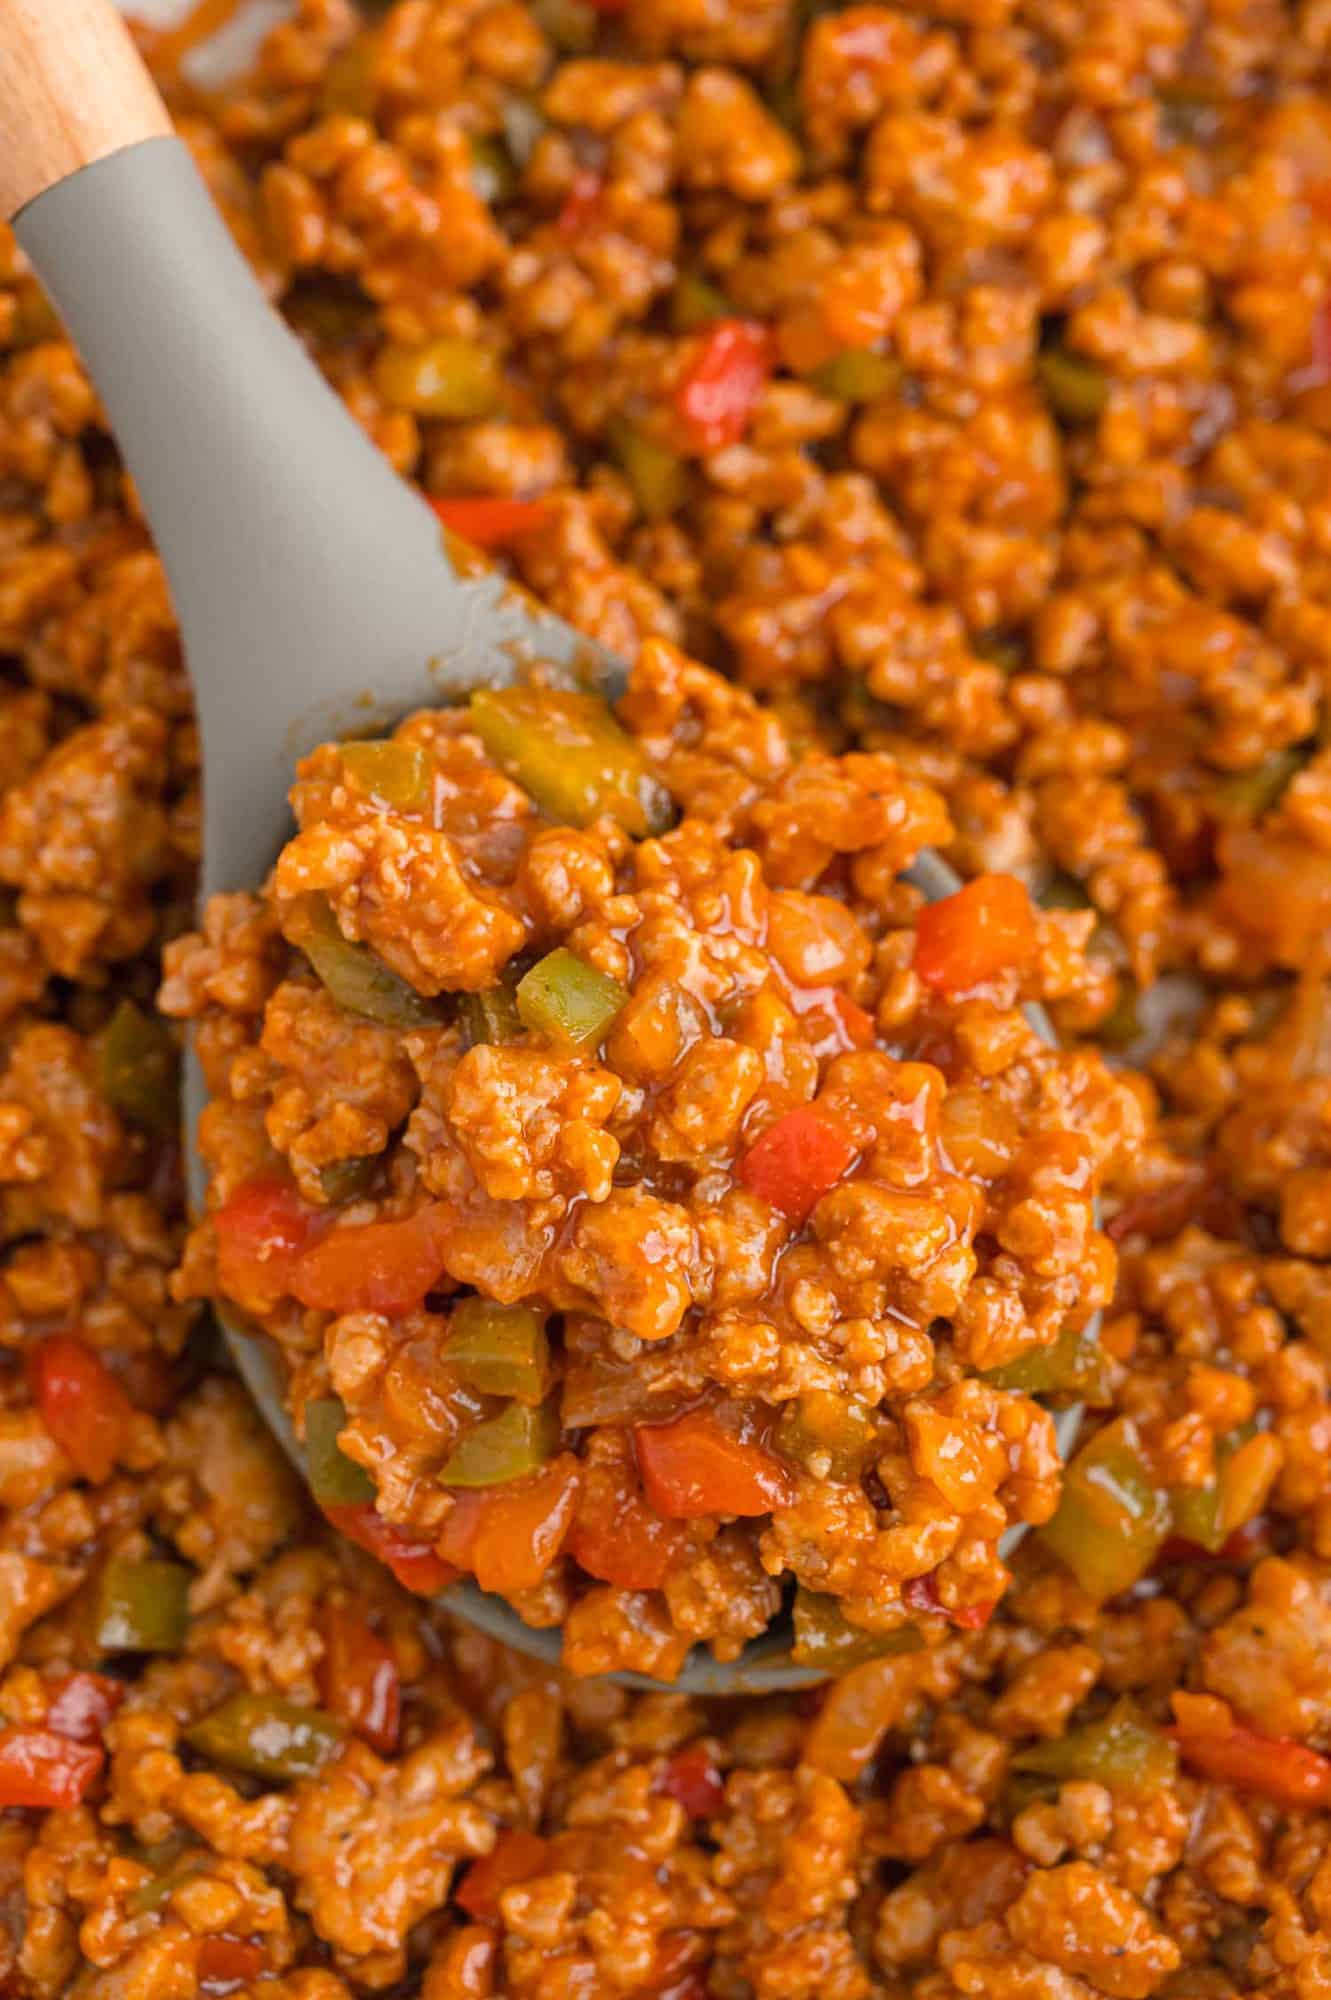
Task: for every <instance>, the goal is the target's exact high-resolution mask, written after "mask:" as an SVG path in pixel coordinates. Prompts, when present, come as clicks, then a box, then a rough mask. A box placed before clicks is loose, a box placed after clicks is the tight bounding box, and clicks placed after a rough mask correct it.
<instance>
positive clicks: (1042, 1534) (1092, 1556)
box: [1036, 1417, 1169, 1599]
mask: <svg viewBox="0 0 1331 2000" xmlns="http://www.w3.org/2000/svg"><path fill="white" fill-rule="evenodd" d="M1036 1532H1037V1534H1038V1535H1039V1538H1040V1540H1041V1541H1042V1542H1043V1543H1044V1545H1045V1547H1046V1548H1048V1549H1050V1550H1052V1552H1053V1554H1054V1555H1056V1556H1058V1557H1059V1558H1060V1559H1061V1560H1062V1561H1063V1562H1065V1563H1066V1564H1067V1566H1068V1568H1069V1569H1070V1570H1071V1571H1072V1574H1073V1575H1074V1576H1075V1577H1076V1579H1077V1582H1078V1583H1079V1584H1080V1585H1081V1587H1082V1589H1083V1590H1084V1591H1086V1592H1087V1594H1088V1595H1089V1596H1091V1597H1096V1598H1101V1599H1103V1598H1106V1597H1114V1596H1116V1595H1117V1593H1118V1592H1119V1591H1121V1590H1127V1589H1129V1588H1130V1587H1131V1586H1132V1585H1133V1584H1134V1583H1136V1581H1137V1579H1138V1578H1139V1577H1141V1576H1144V1575H1145V1574H1146V1571H1147V1570H1148V1569H1149V1568H1150V1567H1151V1564H1152V1563H1153V1562H1154V1560H1155V1558H1156V1555H1157V1553H1158V1551H1159V1549H1160V1545H1161V1543H1162V1542H1163V1541H1164V1539H1165V1536H1166V1535H1167V1534H1168V1532H1169V1502H1168V1499H1167V1497H1166V1495H1165V1494H1164V1493H1163V1492H1162V1491H1161V1489H1160V1487H1159V1486H1157V1484H1156V1482H1155V1477H1154V1475H1153V1473H1152V1471H1151V1468H1150V1466H1149V1465H1148V1463H1147V1461H1146V1457H1145V1454H1144V1452H1143V1450H1142V1445H1141V1440H1140V1438H1139V1437H1138V1435H1137V1430H1136V1426H1135V1425H1134V1424H1133V1422H1132V1420H1131V1418H1129V1417H1119V1418H1117V1419H1116V1420H1115V1421H1114V1422H1113V1423H1111V1424H1106V1425H1105V1427H1104V1429H1103V1430H1101V1431H1098V1432H1097V1433H1096V1435H1095V1436H1094V1437H1093V1438H1092V1439H1091V1441H1090V1443H1089V1444H1088V1445H1086V1446H1085V1447H1084V1448H1083V1449H1082V1450H1081V1451H1079V1452H1078V1453H1077V1455H1076V1457H1075V1458H1074V1459H1073V1460H1072V1462H1071V1464H1070V1465H1069V1466H1068V1467H1067V1468H1066V1469H1065V1471H1064V1474H1063V1497H1062V1499H1061V1500H1060V1502H1059V1506H1058V1512H1057V1513H1056V1514H1055V1515H1054V1517H1053V1519H1052V1520H1051V1521H1046V1523H1045V1525H1044V1526H1043V1527H1042V1528H1040V1529H1038V1530H1037V1531H1036Z"/></svg>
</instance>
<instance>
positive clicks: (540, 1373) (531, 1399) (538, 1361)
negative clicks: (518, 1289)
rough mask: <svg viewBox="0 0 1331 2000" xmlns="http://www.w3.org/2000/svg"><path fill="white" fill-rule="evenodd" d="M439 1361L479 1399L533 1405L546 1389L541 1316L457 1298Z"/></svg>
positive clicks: (546, 1361) (530, 1310) (547, 1348)
mask: <svg viewBox="0 0 1331 2000" xmlns="http://www.w3.org/2000/svg"><path fill="white" fill-rule="evenodd" d="M443 1359H444V1361H445V1363H446V1365H447V1366H448V1367H449V1368H450V1369H451V1370H452V1371H453V1373H454V1374H456V1375H457V1376H458V1378H459V1379H460V1380H461V1381H462V1382H463V1383H464V1384H465V1385H466V1387H467V1388H469V1389H475V1390H477V1391H478V1393H479V1394H481V1395H482V1396H512V1397H514V1398H515V1399H516V1400H517V1401H518V1402H520V1403H539V1402H541V1401H542V1400H543V1398H544V1396H545V1394H546V1391H547V1390H548V1389H549V1387H550V1343H549V1341H548V1340H547V1338H546V1333H545V1315H544V1314H543V1313H539V1312H537V1311H536V1310H535V1308H534V1307H532V1306H501V1305H496V1304H495V1303H494V1302H493V1301H492V1300H490V1299H461V1300H459V1302H458V1304H457V1305H455V1306H454V1308H453V1312H452V1316H451V1318H450V1319H449V1322H448V1334H447V1337H446V1339H445V1341H444V1351H443Z"/></svg>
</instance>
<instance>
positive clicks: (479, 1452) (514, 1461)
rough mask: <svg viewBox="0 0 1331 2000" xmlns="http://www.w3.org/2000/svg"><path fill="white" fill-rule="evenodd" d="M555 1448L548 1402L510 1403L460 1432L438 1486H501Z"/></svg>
mask: <svg viewBox="0 0 1331 2000" xmlns="http://www.w3.org/2000/svg"><path fill="white" fill-rule="evenodd" d="M558 1449H559V1415H558V1412H557V1411H556V1409H555V1406H554V1404H553V1403H552V1402H550V1403H539V1404H537V1405H536V1406H535V1407H533V1406H532V1405H531V1404H529V1403H510V1404H509V1406H508V1408H507V1409H506V1410H501V1411H500V1413H499V1415H498V1416H497V1417H488V1418H487V1419H486V1420H485V1422H484V1423H479V1424H476V1425H474V1426H473V1428H472V1429H471V1430H469V1431H467V1432H465V1433H464V1435H463V1436H462V1437H461V1438H460V1439H459V1440H458V1443H457V1444H456V1445H455V1446H454V1448H453V1451H452V1453H451V1454H450V1456H449V1458H448V1460H447V1462H446V1463H445V1465H444V1468H443V1471H442V1472H441V1473H440V1474H439V1480H440V1484H441V1485H443V1486H504V1485H507V1483H508V1481H509V1480H510V1479H521V1478H522V1477H523V1476H524V1474H526V1473H528V1472H537V1471H539V1470H540V1468H541V1466H543V1465H544V1464H545V1463H546V1461H547V1459H550V1458H553V1457H554V1454H555V1452H556V1451H557V1450H558Z"/></svg>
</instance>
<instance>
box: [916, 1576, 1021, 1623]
mask: <svg viewBox="0 0 1331 2000" xmlns="http://www.w3.org/2000/svg"><path fill="white" fill-rule="evenodd" d="M901 1601H902V1603H903V1604H906V1605H909V1607H910V1609H911V1610H912V1611H921V1612H924V1613H926V1614H932V1615H933V1616H935V1617H939V1618H946V1620H947V1622H948V1624H949V1625H955V1626H956V1627H957V1630H958V1631H959V1632H982V1631H983V1630H984V1628H985V1626H986V1625H987V1624H988V1623H989V1620H990V1619H991V1618H992V1617H993V1615H994V1613H995V1611H996V1610H997V1609H998V1600H997V1598H995V1599H994V1600H993V1601H992V1602H991V1603H989V1604H961V1605H958V1606H956V1607H955V1608H954V1607H952V1606H949V1605H946V1604H944V1603H943V1600H942V1598H941V1597H940V1596H939V1595H938V1583H937V1580H936V1578H935V1577H934V1576H933V1575H932V1574H931V1575H929V1576H913V1577H911V1578H910V1579H909V1581H908V1582H906V1583H903V1584H902V1586H901Z"/></svg>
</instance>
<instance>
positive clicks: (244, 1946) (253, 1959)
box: [195, 1932, 268, 1993]
mask: <svg viewBox="0 0 1331 2000" xmlns="http://www.w3.org/2000/svg"><path fill="white" fill-rule="evenodd" d="M267 1970H268V1953H267V1952H266V1951H265V1950H264V1948H263V1946H262V1945H261V1944H260V1943H259V1941H258V1939H257V1938H237V1937H228V1936H227V1935H226V1933H225V1932H219V1933H218V1934H217V1935H216V1936H215V1937H206V1938H201V1939H200V1941H199V1955H198V1958H197V1959H196V1961H195V1972H196V1975H197V1977H198V1981H199V1987H200V1990H201V1991H202V1992H204V1993H233V1992H234V1991H235V1989H236V1988H237V1987H238V1986H248V1985H250V1983H251V1982H252V1981H253V1980H255V1979H257V1978H258V1977H259V1975H260V1974H261V1973H264V1972H266V1971H267Z"/></svg>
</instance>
